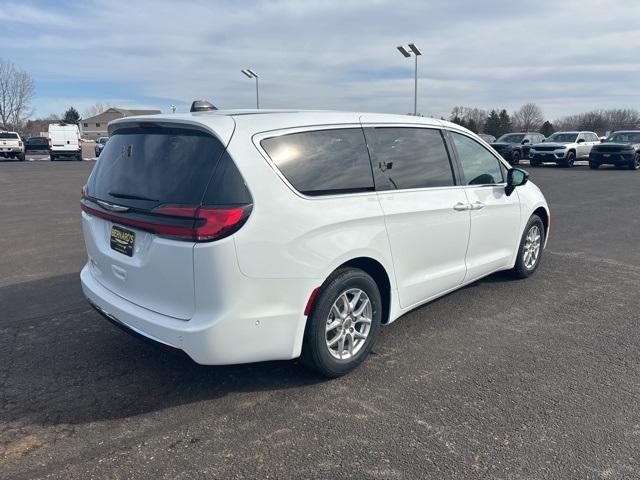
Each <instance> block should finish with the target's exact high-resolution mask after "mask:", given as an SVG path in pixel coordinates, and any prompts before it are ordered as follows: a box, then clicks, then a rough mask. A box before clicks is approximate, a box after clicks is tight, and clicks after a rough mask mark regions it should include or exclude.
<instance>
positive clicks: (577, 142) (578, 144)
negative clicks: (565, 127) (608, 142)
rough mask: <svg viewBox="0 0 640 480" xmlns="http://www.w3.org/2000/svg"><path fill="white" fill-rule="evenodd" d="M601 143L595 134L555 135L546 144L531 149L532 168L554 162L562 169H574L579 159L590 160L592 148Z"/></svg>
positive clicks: (569, 133)
mask: <svg viewBox="0 0 640 480" xmlns="http://www.w3.org/2000/svg"><path fill="white" fill-rule="evenodd" d="M599 143H600V138H598V135H596V134H595V133H593V132H556V133H553V134H551V135H550V136H549V138H547V139H546V140H545V141H544V143H537V144H535V145H533V146H532V147H531V166H532V167H538V166H540V165H541V164H542V163H544V162H553V163H555V164H557V165H560V166H561V167H573V163H574V162H575V161H576V160H577V159H586V158H589V153H590V152H591V148H592V147H593V146H594V145H598V144H599Z"/></svg>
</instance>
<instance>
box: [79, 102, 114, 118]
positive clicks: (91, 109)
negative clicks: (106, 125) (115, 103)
mask: <svg viewBox="0 0 640 480" xmlns="http://www.w3.org/2000/svg"><path fill="white" fill-rule="evenodd" d="M110 106H111V105H109V104H108V103H100V102H98V103H94V104H93V105H90V106H88V107H87V108H85V109H84V111H83V112H82V116H83V118H89V117H95V116H96V115H98V114H100V113H102V112H104V111H105V110H106V109H108V108H109V107H110Z"/></svg>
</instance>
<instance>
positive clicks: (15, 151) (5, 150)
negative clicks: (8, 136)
mask: <svg viewBox="0 0 640 480" xmlns="http://www.w3.org/2000/svg"><path fill="white" fill-rule="evenodd" d="M21 153H24V150H23V149H22V148H20V147H15V148H12V147H0V155H20V154H21Z"/></svg>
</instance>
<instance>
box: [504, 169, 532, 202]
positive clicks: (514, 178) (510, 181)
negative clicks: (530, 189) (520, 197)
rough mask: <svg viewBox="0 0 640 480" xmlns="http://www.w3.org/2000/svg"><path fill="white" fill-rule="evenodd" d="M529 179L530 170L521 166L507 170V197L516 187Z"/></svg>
mask: <svg viewBox="0 0 640 480" xmlns="http://www.w3.org/2000/svg"><path fill="white" fill-rule="evenodd" d="M528 181H529V172H526V171H524V170H521V169H520V168H512V169H510V170H509V171H508V172H507V186H506V187H505V189H504V191H505V193H506V194H507V197H508V196H509V195H511V194H512V193H513V191H514V190H515V189H516V187H520V186H522V185H524V184H525V183H527V182H528Z"/></svg>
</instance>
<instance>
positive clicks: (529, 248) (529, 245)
mask: <svg viewBox="0 0 640 480" xmlns="http://www.w3.org/2000/svg"><path fill="white" fill-rule="evenodd" d="M544 236H545V230H544V223H542V219H541V218H540V217H539V216H538V215H532V216H531V218H530V219H529V222H528V223H527V226H526V228H525V229H524V232H523V233H522V238H521V239H520V246H519V247H518V256H517V258H516V264H515V266H514V267H513V269H512V270H511V274H512V275H513V276H514V277H516V278H527V277H529V276H531V275H532V274H533V272H535V271H536V269H537V268H538V265H540V260H541V259H542V251H543V249H544Z"/></svg>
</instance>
